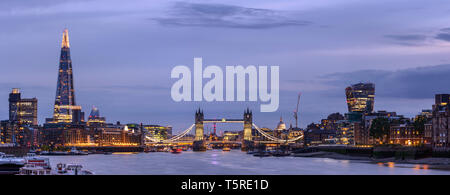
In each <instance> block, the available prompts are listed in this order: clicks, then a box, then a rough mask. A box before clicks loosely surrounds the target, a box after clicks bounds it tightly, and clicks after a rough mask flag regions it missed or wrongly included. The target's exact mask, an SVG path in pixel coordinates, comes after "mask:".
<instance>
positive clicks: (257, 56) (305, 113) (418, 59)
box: [0, 0, 450, 132]
mask: <svg viewBox="0 0 450 195" xmlns="http://www.w3.org/2000/svg"><path fill="white" fill-rule="evenodd" d="M449 19H450V4H449V3H448V0H436V1H432V2H431V1H423V0H396V1H393V0H376V1H375V0H374V1H368V0H341V1H336V0H315V1H292V0H279V1H269V0H267V1H266V0H246V1H242V0H231V1H216V0H212V1H211V0H209V1H206V0H204V1H183V2H181V1H169V0H153V1H143V0H129V1H126V3H125V2H124V1H119V0H89V1H87V0H86V1H61V0H44V1H39V2H36V1H31V0H29V1H13V0H11V1H1V2H0V24H1V27H0V66H1V67H2V68H1V70H0V83H1V85H0V86H1V87H0V118H1V119H7V116H8V114H7V112H8V102H7V101H8V94H9V92H10V90H11V88H13V87H19V88H21V91H22V94H23V95H22V96H24V97H37V98H38V100H39V108H38V110H39V122H40V123H43V122H44V118H46V117H50V116H51V115H52V110H53V101H54V96H55V91H56V79H57V69H58V60H59V52H60V45H61V44H60V43H61V38H62V31H63V29H64V28H68V29H69V36H70V45H71V55H72V61H73V69H74V80H75V90H76V92H75V95H76V101H77V104H79V105H81V106H82V107H83V110H84V111H85V112H86V114H89V112H90V109H91V107H92V106H94V105H95V106H97V107H98V108H99V109H100V114H101V115H102V116H105V117H106V118H107V120H108V121H109V122H115V121H117V120H120V121H121V122H122V123H127V122H144V123H146V124H161V125H172V126H174V131H175V132H177V131H180V130H182V129H185V128H187V127H188V126H190V124H192V123H193V120H194V112H195V109H196V108H198V107H199V106H201V107H202V108H203V109H204V111H205V115H206V116H205V117H207V118H216V117H220V118H221V117H224V116H225V117H231V118H240V117H242V114H243V110H244V108H246V107H247V106H249V107H250V108H251V109H253V110H254V115H255V116H254V121H255V123H256V124H258V125H259V126H267V127H269V128H274V127H275V126H276V124H277V122H278V120H279V117H280V115H283V118H284V119H285V122H286V123H287V124H288V125H289V124H290V123H294V121H293V117H292V111H293V109H294V107H295V105H296V98H297V97H296V95H297V93H298V92H299V91H301V92H302V93H303V95H302V98H301V103H300V116H299V117H300V124H301V126H302V127H304V126H306V125H307V124H309V123H311V122H317V121H319V120H320V119H321V118H324V117H326V116H327V115H328V114H330V113H332V112H341V113H343V112H346V109H347V108H346V104H345V94H344V88H345V86H347V85H349V84H352V83H355V82H360V81H363V82H365V81H370V82H374V83H375V85H376V98H375V110H388V111H397V112H398V113H399V114H404V115H406V116H413V115H415V114H417V113H418V112H419V111H420V110H421V109H426V108H431V105H432V104H433V97H434V94H435V93H450V87H449V86H448V83H449V82H450V77H449V76H448V75H450V55H449V54H450V24H449V23H448V21H449ZM194 57H203V64H204V66H207V65H218V66H221V67H224V66H227V65H229V66H230V65H231V66H235V65H243V66H247V65H268V66H270V65H278V66H280V96H281V97H280V107H279V110H278V112H273V113H260V112H259V103H248V102H247V103H245V102H244V103H242V102H236V103H230V102H213V103H198V102H184V103H177V102H174V101H172V99H171V97H170V88H171V86H172V84H173V83H174V82H175V81H176V80H174V79H170V71H171V69H172V68H173V67H174V66H176V65H186V66H189V67H193V58H194ZM236 128H240V127H236Z"/></svg>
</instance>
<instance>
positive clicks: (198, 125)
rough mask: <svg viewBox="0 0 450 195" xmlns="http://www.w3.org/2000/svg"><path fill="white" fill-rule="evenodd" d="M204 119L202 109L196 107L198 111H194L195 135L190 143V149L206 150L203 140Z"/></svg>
mask: <svg viewBox="0 0 450 195" xmlns="http://www.w3.org/2000/svg"><path fill="white" fill-rule="evenodd" d="M204 120H205V117H204V115H203V111H201V110H200V108H199V109H198V111H196V112H195V137H194V142H193V143H192V150H193V151H206V145H205V141H204V140H203V134H204V129H203V121H204Z"/></svg>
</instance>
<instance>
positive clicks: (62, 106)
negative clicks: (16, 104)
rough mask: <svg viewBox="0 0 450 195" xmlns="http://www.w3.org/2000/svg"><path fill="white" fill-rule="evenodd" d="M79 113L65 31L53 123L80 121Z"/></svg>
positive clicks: (67, 37)
mask: <svg viewBox="0 0 450 195" xmlns="http://www.w3.org/2000/svg"><path fill="white" fill-rule="evenodd" d="M80 113H81V107H80V106H76V103H75V89H74V86H73V72H72V60H71V59H70V45H69V31H68V30H67V29H65V30H64V32H63V38H62V43H61V56H60V60H59V71H58V83H57V87H56V98H55V107H54V112H53V123H71V122H77V121H80V117H81V114H80Z"/></svg>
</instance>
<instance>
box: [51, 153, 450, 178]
mask: <svg viewBox="0 0 450 195" xmlns="http://www.w3.org/2000/svg"><path fill="white" fill-rule="evenodd" d="M49 158H50V162H51V164H52V166H53V167H55V166H56V164H57V163H59V162H62V163H78V164H82V165H83V167H85V168H86V169H89V170H91V171H94V173H96V174H133V175H135V174H136V175H141V174H160V175H163V174H187V175H190V174H209V175H213V174H224V175H239V174H256V175H258V174H270V175H273V174H275V175H284V174H352V175H357V174H446V175H450V171H445V170H434V169H429V167H428V166H426V165H401V164H396V163H393V162H389V163H377V164H372V163H365V162H359V161H350V160H334V159H328V158H301V157H263V158H260V157H254V156H252V155H248V154H246V153H245V152H241V151H239V150H232V151H230V152H223V151H221V150H212V151H207V152H192V151H187V152H183V153H181V154H171V153H165V152H154V153H137V154H132V153H119V154H112V155H103V154H95V155H87V156H49Z"/></svg>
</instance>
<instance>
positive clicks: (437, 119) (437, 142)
mask: <svg viewBox="0 0 450 195" xmlns="http://www.w3.org/2000/svg"><path fill="white" fill-rule="evenodd" d="M449 97H450V94H436V96H435V104H434V105H433V115H432V129H433V131H432V132H433V135H432V137H433V146H435V147H450V144H449V142H450V137H449V130H450V129H449V125H450V104H449V103H450V99H449Z"/></svg>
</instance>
